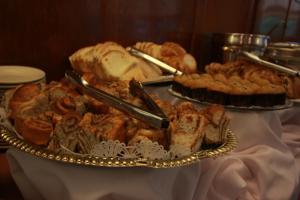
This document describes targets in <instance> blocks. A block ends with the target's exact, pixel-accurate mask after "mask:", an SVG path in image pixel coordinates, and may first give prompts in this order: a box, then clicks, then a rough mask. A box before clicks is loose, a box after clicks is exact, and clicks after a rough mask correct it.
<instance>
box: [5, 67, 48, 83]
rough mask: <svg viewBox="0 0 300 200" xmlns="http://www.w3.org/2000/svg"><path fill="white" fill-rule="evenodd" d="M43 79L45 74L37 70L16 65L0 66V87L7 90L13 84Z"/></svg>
mask: <svg viewBox="0 0 300 200" xmlns="http://www.w3.org/2000/svg"><path fill="white" fill-rule="evenodd" d="M44 78H45V72H44V71H43V70H40V69H38V68H34V67H28V66H18V65H5V66H0V85H2V88H3V87H5V86H6V87H7V88H9V87H10V86H11V85H13V84H22V83H29V82H35V81H39V80H42V79H44Z"/></svg>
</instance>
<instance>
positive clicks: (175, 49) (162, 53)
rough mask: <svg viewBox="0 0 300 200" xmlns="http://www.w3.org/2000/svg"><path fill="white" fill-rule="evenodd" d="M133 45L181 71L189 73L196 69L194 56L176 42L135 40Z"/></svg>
mask: <svg viewBox="0 0 300 200" xmlns="http://www.w3.org/2000/svg"><path fill="white" fill-rule="evenodd" d="M134 47H135V48H137V49H139V50H140V51H143V52H144V53H146V54H149V55H151V56H153V57H155V58H157V59H160V60H161V61H163V62H165V63H167V64H169V65H171V66H172V67H174V68H176V69H178V70H180V71H182V72H183V73H186V74H190V73H195V72H196V71H197V63H196V60H195V58H194V57H193V56H192V55H190V54H188V53H187V52H186V51H185V49H184V48H182V47H181V46H180V45H179V44H177V43H174V42H165V43H163V44H161V45H159V44H155V43H153V42H137V43H136V44H135V45H134Z"/></svg>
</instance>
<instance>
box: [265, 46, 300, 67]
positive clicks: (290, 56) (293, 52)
mask: <svg viewBox="0 0 300 200" xmlns="http://www.w3.org/2000/svg"><path fill="white" fill-rule="evenodd" d="M264 56H265V57H267V58H272V59H275V60H279V61H286V62H290V61H292V62H296V63H299V64H300V44H299V43H292V42H280V43H271V44H270V45H269V46H268V48H267V49H266V51H265V54H264Z"/></svg>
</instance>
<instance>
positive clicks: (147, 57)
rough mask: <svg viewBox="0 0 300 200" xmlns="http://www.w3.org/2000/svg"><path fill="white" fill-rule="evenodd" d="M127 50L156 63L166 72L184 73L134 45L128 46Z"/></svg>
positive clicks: (178, 74)
mask: <svg viewBox="0 0 300 200" xmlns="http://www.w3.org/2000/svg"><path fill="white" fill-rule="evenodd" d="M127 50H128V51H129V53H131V54H132V55H134V56H137V57H140V58H143V59H145V60H147V61H149V62H151V63H153V64H155V65H157V66H158V67H160V68H161V69H162V70H164V71H166V72H169V73H171V74H174V75H177V76H180V75H182V74H183V73H182V72H181V71H179V70H177V69H175V68H174V67H172V66H170V65H168V64H166V63H164V62H162V61H160V60H158V59H156V58H154V57H152V56H150V55H148V54H145V53H144V52H142V51H140V50H138V49H136V48H134V47H127Z"/></svg>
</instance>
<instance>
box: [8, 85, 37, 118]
mask: <svg viewBox="0 0 300 200" xmlns="http://www.w3.org/2000/svg"><path fill="white" fill-rule="evenodd" d="M41 91H42V85H41V84H33V83H30V84H25V85H22V86H20V87H18V88H17V89H16V90H15V91H14V92H13V94H12V97H11V99H10V100H9V103H8V108H9V109H10V111H11V113H10V116H11V117H12V118H14V117H15V115H16V113H17V112H18V110H19V108H20V106H21V105H22V104H23V103H25V102H28V101H30V100H32V99H33V98H34V97H36V96H38V95H39V94H40V93H41Z"/></svg>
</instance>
